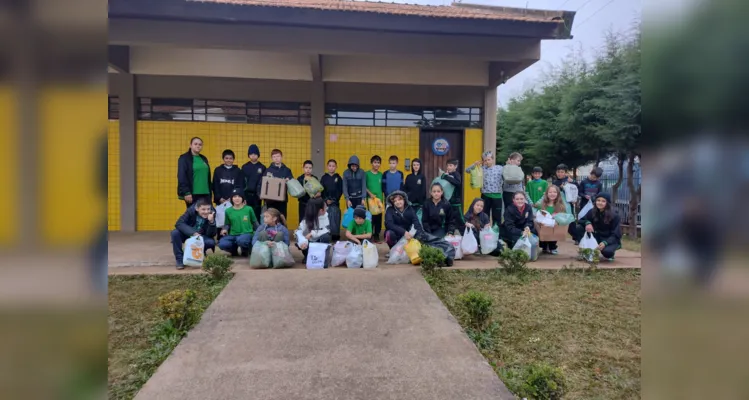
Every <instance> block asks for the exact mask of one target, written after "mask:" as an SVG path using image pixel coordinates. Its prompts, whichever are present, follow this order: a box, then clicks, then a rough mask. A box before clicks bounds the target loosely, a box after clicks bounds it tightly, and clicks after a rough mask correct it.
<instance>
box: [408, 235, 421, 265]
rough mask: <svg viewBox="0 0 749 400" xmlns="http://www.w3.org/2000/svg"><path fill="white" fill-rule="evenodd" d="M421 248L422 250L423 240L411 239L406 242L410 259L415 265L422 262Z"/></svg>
mask: <svg viewBox="0 0 749 400" xmlns="http://www.w3.org/2000/svg"><path fill="white" fill-rule="evenodd" d="M419 250H421V242H419V241H418V240H416V239H411V240H409V241H408V243H406V254H408V259H409V260H411V264H413V265H419V264H420V263H421V257H419Z"/></svg>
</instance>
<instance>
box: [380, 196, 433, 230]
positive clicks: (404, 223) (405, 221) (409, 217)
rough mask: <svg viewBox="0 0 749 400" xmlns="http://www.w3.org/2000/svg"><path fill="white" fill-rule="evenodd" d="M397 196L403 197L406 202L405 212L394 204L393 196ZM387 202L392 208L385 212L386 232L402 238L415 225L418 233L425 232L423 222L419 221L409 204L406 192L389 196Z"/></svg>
mask: <svg viewBox="0 0 749 400" xmlns="http://www.w3.org/2000/svg"><path fill="white" fill-rule="evenodd" d="M395 195H399V196H403V198H404V199H405V200H406V207H405V208H404V209H403V211H398V210H397V209H396V208H395V205H394V204H393V196H395ZM387 202H388V204H390V207H388V208H387V210H386V211H385V229H386V230H389V231H393V232H395V233H396V234H398V235H399V236H401V235H404V234H405V233H406V232H408V231H409V230H410V229H411V225H413V226H414V227H415V228H416V232H417V233H419V232H424V228H423V227H422V225H421V221H419V218H418V217H417V216H416V210H414V208H413V207H411V205H410V204H409V203H408V195H407V194H406V192H403V191H401V190H396V191H395V192H393V193H391V194H390V196H388V198H387Z"/></svg>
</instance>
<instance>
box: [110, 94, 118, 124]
mask: <svg viewBox="0 0 749 400" xmlns="http://www.w3.org/2000/svg"><path fill="white" fill-rule="evenodd" d="M109 119H120V98H119V97H114V96H111V97H109Z"/></svg>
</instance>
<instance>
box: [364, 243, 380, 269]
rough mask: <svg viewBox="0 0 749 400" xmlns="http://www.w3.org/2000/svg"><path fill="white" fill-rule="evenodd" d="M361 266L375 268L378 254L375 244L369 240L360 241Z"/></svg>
mask: <svg viewBox="0 0 749 400" xmlns="http://www.w3.org/2000/svg"><path fill="white" fill-rule="evenodd" d="M362 253H363V256H362V266H363V267H364V268H376V267H377V261H378V259H379V255H378V254H377V246H375V245H374V243H371V242H370V241H369V240H365V241H364V242H362Z"/></svg>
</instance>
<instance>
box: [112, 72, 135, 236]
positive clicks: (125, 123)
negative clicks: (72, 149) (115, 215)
mask: <svg viewBox="0 0 749 400" xmlns="http://www.w3.org/2000/svg"><path fill="white" fill-rule="evenodd" d="M117 75H118V77H117V80H118V81H119V82H120V85H119V86H120V87H119V97H120V230H121V231H122V232H135V229H136V227H137V196H136V189H137V186H136V184H135V179H136V157H135V151H136V150H135V131H136V122H137V120H138V104H137V101H138V96H137V94H136V93H135V79H136V78H135V75H132V74H117Z"/></svg>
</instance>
